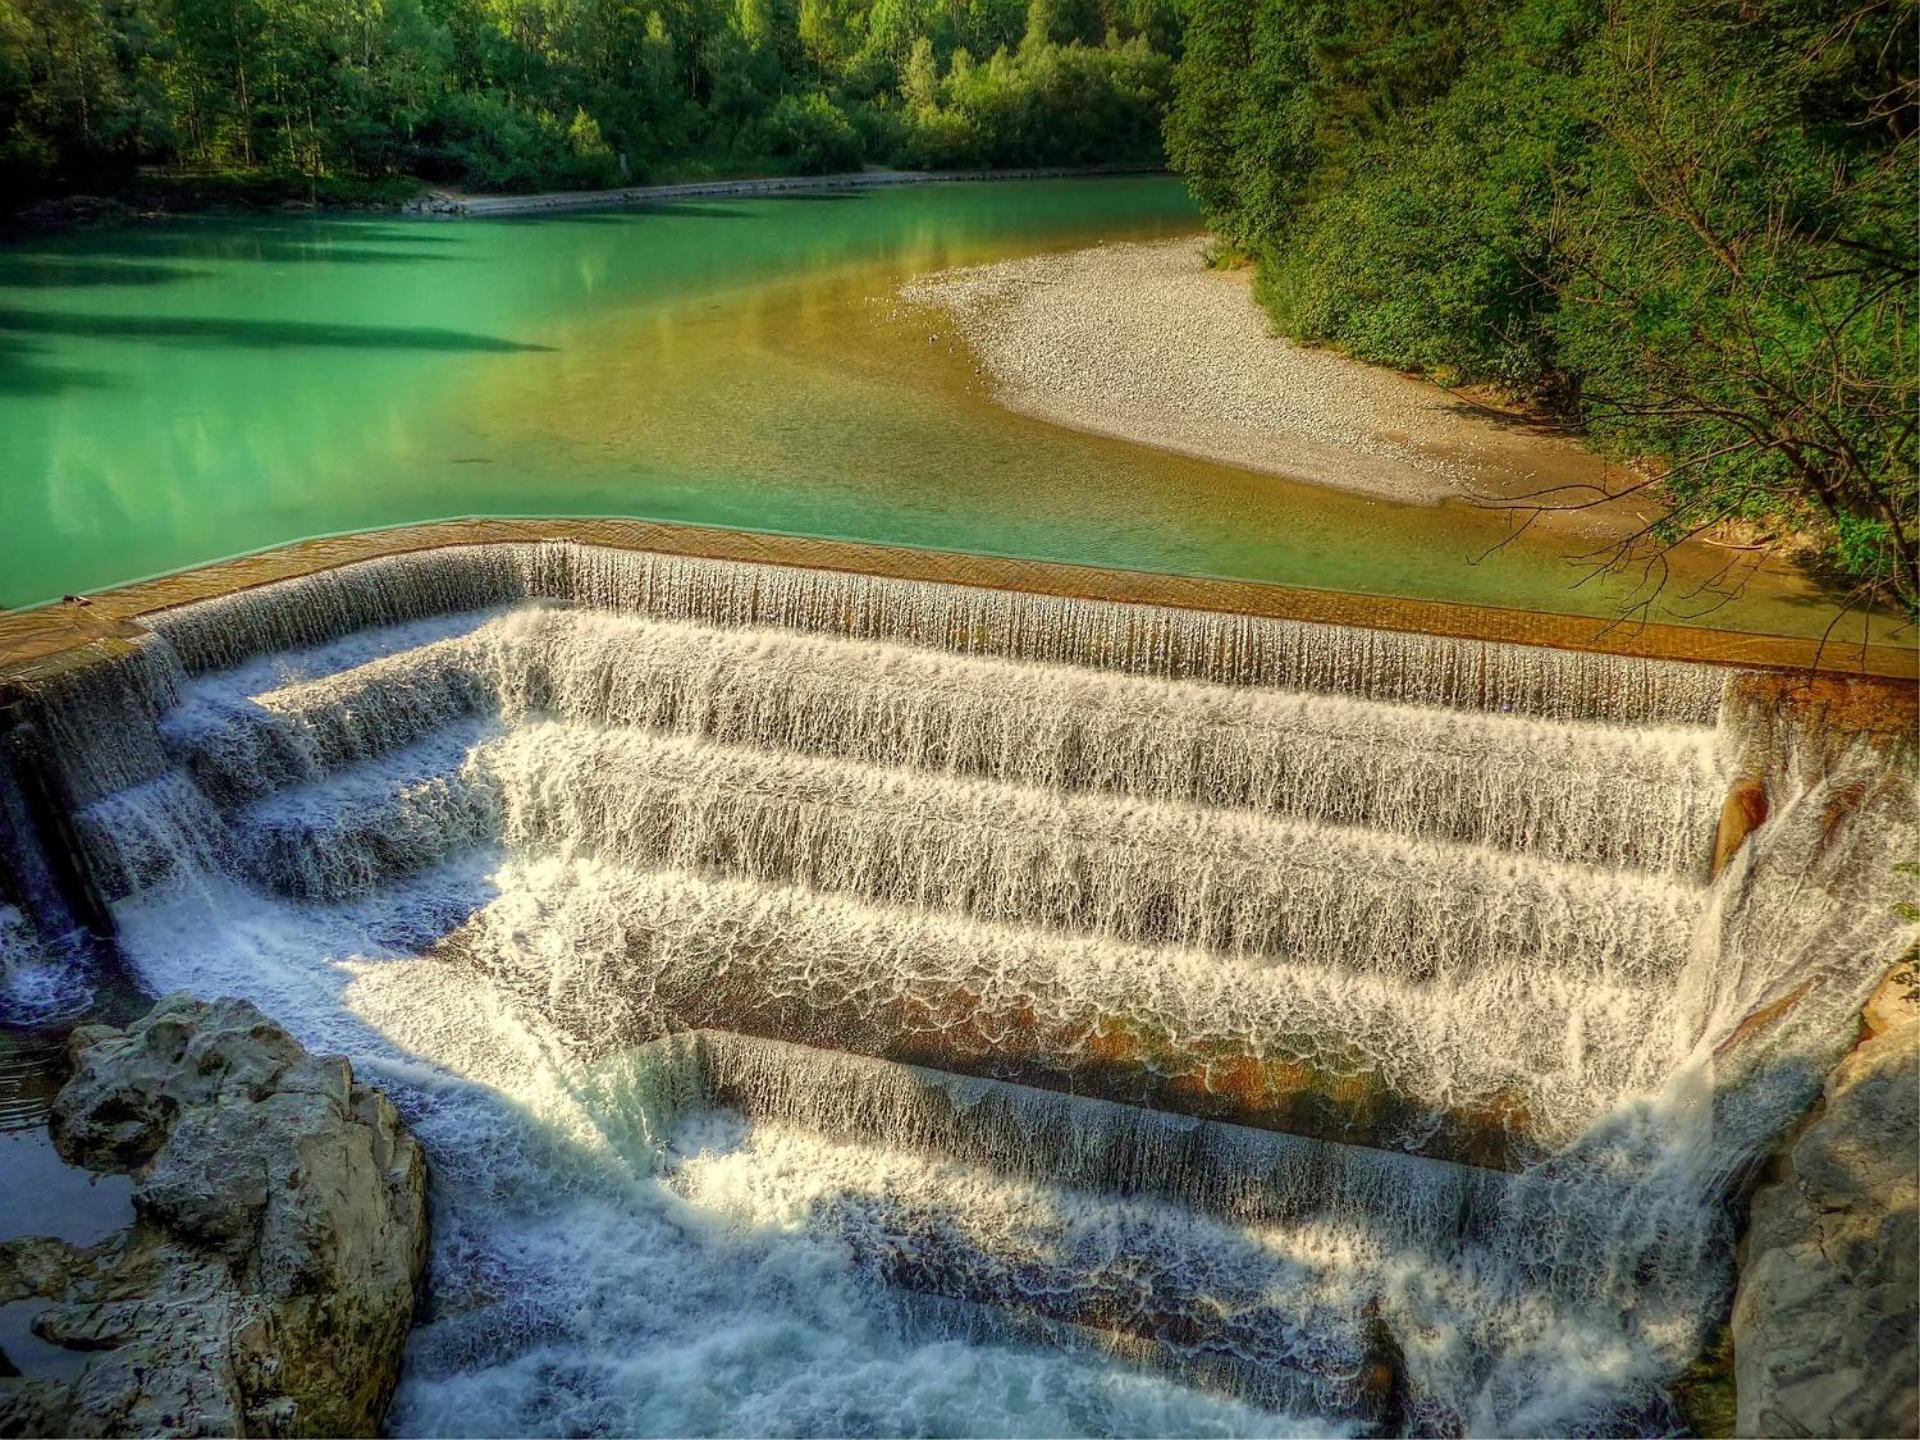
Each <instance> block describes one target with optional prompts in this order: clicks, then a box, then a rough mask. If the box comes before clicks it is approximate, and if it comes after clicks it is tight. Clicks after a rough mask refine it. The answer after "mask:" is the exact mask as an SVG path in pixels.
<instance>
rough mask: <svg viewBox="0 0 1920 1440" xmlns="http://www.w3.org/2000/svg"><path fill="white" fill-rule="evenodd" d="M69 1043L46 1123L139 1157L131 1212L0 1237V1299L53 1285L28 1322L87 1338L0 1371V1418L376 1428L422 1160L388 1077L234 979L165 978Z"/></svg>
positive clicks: (422, 1208) (403, 1292) (406, 1322)
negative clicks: (57, 1355) (191, 983)
mask: <svg viewBox="0 0 1920 1440" xmlns="http://www.w3.org/2000/svg"><path fill="white" fill-rule="evenodd" d="M71 1048H72V1050H73V1058H74V1064H75V1072H74V1075H73V1078H72V1079H71V1080H70V1081H69V1082H68V1083H67V1085H66V1086H65V1088H64V1089H62V1091H61V1092H60V1095H59V1097H58V1098H57V1099H56V1101H55V1103H54V1110H53V1116H52V1120H51V1127H52V1130H53V1134H54V1140H55V1143H56V1145H57V1146H58V1147H59V1149H60V1151H61V1153H62V1155H63V1156H65V1158H67V1159H68V1160H69V1161H70V1162H71V1163H75V1164H80V1165H84V1166H87V1167H88V1168H90V1169H95V1170H124V1171H127V1172H130V1173H131V1174H132V1175H133V1177H134V1180H135V1190H134V1211H135V1217H136V1218H135V1220H134V1223H133V1224H132V1225H131V1226H128V1227H127V1228H125V1229H123V1230H120V1231H118V1232H116V1233H115V1234H114V1235H112V1236H110V1237H109V1238H108V1239H106V1240H105V1241H103V1242H101V1243H100V1244H98V1245H95V1246H91V1247H88V1248H85V1249H81V1248H77V1247H74V1246H69V1245H66V1244H63V1243H62V1242H60V1241H57V1240H51V1239H47V1238H45V1237H36V1238H30V1239H25V1240H19V1241H15V1242H12V1243H10V1244H7V1245H0V1304H5V1303H8V1302H11V1301H17V1300H27V1299H37V1300H42V1301H47V1302H50V1303H48V1304H47V1305H46V1306H45V1308H44V1309H42V1310H40V1311H39V1312H38V1313H36V1314H35V1315H34V1316H33V1319H32V1321H31V1326H32V1330H33V1332H34V1334H35V1335H36V1336H38V1337H39V1338H40V1339H41V1340H44V1341H46V1342H48V1343H49V1344H52V1345H56V1346H62V1347H65V1348H68V1349H71V1350H75V1351H80V1352H85V1353H86V1354H87V1355H88V1356H89V1357H90V1358H89V1359H88V1360H87V1362H86V1364H85V1367H84V1369H82V1370H81V1371H80V1373H79V1374H78V1376H77V1378H61V1377H55V1378H49V1377H47V1376H44V1375H42V1376H36V1375H34V1374H33V1373H32V1372H31V1369H30V1368H29V1369H28V1373H27V1374H25V1375H24V1376H22V1377H20V1378H5V1379H0V1436H5V1435H15V1434H44V1433H62V1434H75V1435H122V1434H143V1435H158V1434H164V1435H219V1434H226V1435H313V1434H321V1435H371V1434H376V1433H378V1431H379V1428H380V1424H381V1421H382V1419H383V1417H384V1415H385V1412H386V1407H387V1403H388V1401H389V1400H390V1399H391V1398H392V1394H393V1389H394V1385H395V1383H396V1381H397V1380H398V1377H399V1367H400V1357H401V1351H402V1349H403V1348H404V1345H405V1342H406V1337H407V1332H408V1329H409V1327H410V1326H411V1324H412V1318H413V1307H414V1298H415V1293H416V1291H417V1289H418V1286H419V1283H420V1279H421V1276H422V1273H423V1270H424V1267H425V1263H426V1255H427V1214H426V1164H425V1160H424V1157H423V1154H422V1151H421V1149H420V1146H419V1144H418V1142H416V1141H415V1140H414V1139H413V1137H412V1136H411V1135H409V1134H408V1133H407V1131H406V1129H405V1128H404V1127H403V1126H402V1125H401V1123H400V1120H399V1117H398V1116H397V1115H396V1113H395V1112H394V1110H393V1107H392V1106H391V1105H390V1104H389V1103H388V1102H387V1100H386V1098H385V1097H384V1096H382V1095H381V1094H380V1093H379V1092H377V1091H375V1090H373V1089H371V1088H370V1087H368V1086H365V1085H362V1084H360V1083H359V1082H357V1081H356V1080H355V1079H354V1076H353V1072H352V1070H351V1068H350V1067H349V1066H348V1065H347V1063H346V1061H344V1060H342V1059H339V1058H337V1057H318V1056H313V1055H309V1054H308V1053H307V1052H306V1051H305V1050H304V1049H303V1048H302V1047H301V1046H300V1044H299V1043H298V1042H297V1041H295V1040H294V1039H293V1037H292V1036H290V1035H288V1034H287V1032H286V1031H285V1030H283V1029H281V1027H280V1026H278V1025H277V1024H275V1023H274V1022H273V1021H272V1020H270V1019H268V1018H267V1017H266V1016H265V1015H263V1014H261V1013H260V1011H258V1010H257V1009H255V1008H254V1007H253V1006H252V1005H250V1004H247V1003H246V1002H244V1001H239V1000H219V1001H213V1002H203V1001H199V1000H195V999H192V998H191V997H187V996H172V997H169V998H168V999H166V1000H163V1001H161V1002H160V1003H159V1004H158V1005H156V1006H155V1007H154V1009H153V1010H152V1011H151V1012H150V1013H149V1014H148V1015H147V1017H146V1018H145V1019H143V1020H141V1021H139V1022H137V1023H136V1024H134V1025H133V1026H131V1027H129V1028H128V1029H127V1030H125V1031H121V1030H115V1029H112V1028H109V1027H104V1026H87V1027H83V1028H82V1029H80V1030H76V1031H75V1032H74V1036H73V1039H72V1042H71ZM23 1368H24V1367H23Z"/></svg>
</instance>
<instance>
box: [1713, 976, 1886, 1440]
mask: <svg viewBox="0 0 1920 1440" xmlns="http://www.w3.org/2000/svg"><path fill="white" fill-rule="evenodd" d="M1865 1020H1866V1031H1867V1038H1866V1039H1864V1040H1863V1041H1862V1042H1861V1044H1860V1045H1859V1046H1857V1047H1856V1048H1855V1049H1854V1051H1853V1052H1852V1053H1851V1054H1850V1055H1848V1056H1847V1058H1846V1059H1845V1060H1843V1061H1842V1062H1841V1063H1840V1065H1839V1066H1838V1067H1837V1068H1836V1069H1835V1070H1834V1072H1833V1074H1832V1075H1831V1076H1829V1077H1828V1080H1827V1086H1826V1093H1825V1095H1824V1096H1823V1098H1822V1100H1821V1102H1820V1105H1819V1107H1818V1108H1817V1109H1816V1111H1815V1113H1814V1115H1813V1116H1812V1118H1811V1120H1810V1123H1808V1124H1807V1126H1806V1127H1805V1128H1804V1129H1803V1130H1802V1131H1801V1132H1800V1134H1799V1135H1798V1137H1797V1138H1796V1139H1795V1140H1794V1141H1793V1142H1792V1144H1791V1145H1790V1146H1789V1147H1788V1148H1787V1149H1786V1151H1785V1152H1784V1154H1783V1156H1782V1157H1781V1159H1780V1160H1779V1162H1778V1167H1777V1168H1778V1172H1779V1173H1778V1174H1777V1175H1776V1176H1774V1177H1773V1178H1771V1179H1770V1180H1769V1181H1768V1183H1767V1184H1765V1185H1764V1186H1762V1187H1761V1189H1760V1190H1759V1191H1758V1192H1757V1193H1756V1194H1755V1196H1754V1200H1753V1213H1752V1219H1751V1222H1750V1225H1749V1228H1748V1232H1747V1241H1746V1261H1745V1264H1744V1265H1743V1266H1742V1269H1741V1275H1740V1286H1739V1290H1738V1293H1737V1294H1736V1296H1735V1299H1734V1307H1733V1345H1734V1369H1735V1375H1736V1377H1737V1382H1738V1396H1739V1398H1738V1428H1739V1433H1740V1434H1742V1435H1771V1436H1801V1435H1878V1436H1914V1435H1920V1174H1917V1171H1920V991H1916V989H1915V972H1914V967H1913V965H1912V964H1911V963H1909V964H1906V965H1903V966H1901V967H1897V968H1896V969H1895V971H1894V973H1893V974H1892V975H1891V976H1890V977H1889V978H1888V980H1887V981H1886V983H1884V984H1883V985H1882V986H1881V988H1880V990H1879V991H1878V992H1877V993H1876V994H1875V995H1874V997H1873V999H1872V1001H1870V1002H1869V1003H1868V1005H1867V1009H1866V1016H1865Z"/></svg>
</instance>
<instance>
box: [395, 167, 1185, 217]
mask: <svg viewBox="0 0 1920 1440" xmlns="http://www.w3.org/2000/svg"><path fill="white" fill-rule="evenodd" d="M1167 173H1168V171H1167V169H1166V167H1165V166H1162V165H1081V166H1071V165H1062V166H1038V167H1031V168H1026V169H1012V170H854V171H847V172H844V173H841V174H837V175H762V176H751V177H746V178H742V179H738V180H690V181H685V182H682V183H680V184H675V185H630V186H626V187H624V188H622V189H618V190H550V191H545V192H542V193H539V194H534V195H462V194H458V193H455V192H451V191H430V192H428V193H427V194H425V195H422V196H419V197H417V198H416V199H414V200H412V201H410V202H408V203H407V204H405V205H403V206H401V207H400V210H401V213H402V214H405V215H427V216H432V217H436V218H440V217H444V218H448V219H483V218H484V219H492V218H496V217H499V216H507V215H546V214H553V213H562V212H566V211H570V210H611V209H626V208H629V207H641V206H647V205H669V204H672V203H673V202H674V201H676V200H724V199H752V198H754V197H756V196H761V195H794V194H808V193H814V194H818V193H822V192H827V191H836V190H839V191H844V190H879V189H889V188H893V187H896V186H902V185H953V184H964V183H967V182H970V181H1001V180H1099V179H1106V178H1109V177H1114V176H1126V175H1165V174H1167Z"/></svg>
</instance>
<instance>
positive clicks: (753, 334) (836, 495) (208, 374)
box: [0, 178, 1831, 633]
mask: <svg viewBox="0 0 1920 1440" xmlns="http://www.w3.org/2000/svg"><path fill="white" fill-rule="evenodd" d="M1198 223H1199V222H1198V218H1197V216H1196V214H1195V212H1194V210H1193V208H1192V206H1191V204H1190V202H1189V201H1188V199H1187V197H1186V195H1185V192H1184V190H1183V189H1182V188H1181V187H1180V185H1179V184H1178V183H1177V182H1175V181H1172V180H1167V179H1159V178H1153V179H1114V180H1098V181H1051V182H1035V183H1018V184H1008V183H1000V184H980V185H940V186H930V187H924V188H906V189H894V190H879V191H867V192H862V193H860V194H857V195H847V196H826V195H820V196H799V197H790V198H783V199H755V200H725V201H701V202H699V203H698V204H681V205H670V206H665V207H662V208H658V209H652V210H644V211H626V212H615V213H604V214H587V215H575V216H570V217H546V218H540V219H531V220H498V221H468V222H464V223H431V222H408V221H401V220H396V219H380V218H366V219H327V220H312V219H301V218H290V219H280V218H257V219H230V218H228V219H216V218H201V219H192V220H183V221H179V222H176V223H169V224H167V225H163V226H151V227H138V228H130V229H119V230H108V231H97V232H89V233H81V234H73V235H66V236H59V237H54V238H51V239H48V240H45V241H39V242H33V243H29V244H26V245H23V246H15V247H11V248H8V249H4V250H0V561H3V562H4V563H0V604H6V605H22V604H31V603H34V602H37V601H42V600H47V599H50V598H54V597H57V596H58V595H60V594H62V593H65V592H69V591H85V590H90V589H97V588H100V587H104V586H107V585H111V584H114V583H117V582H123V581H127V580H132V579H136V578H141V577H144V576H147V575H152V574H158V573H162V572H165V571H169V570H175V569H180V568H183V567H186V566H189V565H194V564H199V563H203V562H206V561H209V560H214V559H218V558H222V557H225V556H228V555H233V554H237V553H240V552H243V551H247V550H253V549H259V548H262V547H265V546H270V545H275V544H279V543H282V542H285V541H289V540H294V539H300V538H303V537H306V536H310V535H316V534H327V533H333V532H338V531H343V530H353V529H361V528H365V527H370V526H380V525H394V524H401V523H405V522H410V521H421V520H430V519H439V518H445V517H448V516H455V515H467V514H489V515H534V514H548V515H627V516H640V517H646V518H652V519H665V520H686V521H701V522H709V523H715V524H725V525H739V526H747V527H752V528H758V529H766V530H779V531H788V532H794V533H801V534H812V535H826V536H839V537H853V538H858V539H864V540H874V541H887V542H894V543H902V544H912V545H925V546H934V547H940V548H949V549H961V550H975V551H986V552H993V553H1001V554H1015V555H1028V556H1039V557H1045V558H1050V559H1063V560H1076V561H1083V562H1089V563H1095V564H1107V565H1120V566H1131V567H1137V568H1143V569H1158V570H1176V571H1185V572H1191V573H1198V574H1211V575H1225V576H1233V577H1240V578H1249V579H1258V580H1277V581H1283V582H1288V583H1292V584H1298V585H1311V586H1324V587H1333V588H1341V589H1351V590H1361V591H1368V592H1373V593H1381V594H1395V595H1408V596H1418V597H1424V598H1434V599H1451V600H1466V601H1474V602H1479V603H1487V604H1497V605H1509V606H1520V607H1526V608H1532V609H1545V610H1557V611H1567V612H1573V613H1586V614H1611V613H1613V612H1614V611H1615V610H1616V609H1617V608H1618V606H1619V605H1620V603H1621V596H1622V594H1623V587H1622V586H1621V585H1619V584H1613V585H1608V584H1596V583H1593V582H1588V583H1586V584H1584V585H1579V586H1578V587H1577V588H1576V582H1578V581H1580V580H1581V578H1582V575H1583V573H1584V572H1583V571H1582V570H1581V569H1580V568H1579V567H1577V566H1576V565H1574V564H1572V563H1570V561H1569V559H1568V558H1567V556H1566V554H1565V551H1566V549H1567V548H1568V542H1566V541H1565V540H1559V541H1555V540H1553V539H1552V538H1551V537H1546V536H1540V537H1535V536H1528V537H1526V538H1525V540H1524V542H1523V543H1521V544H1517V545H1514V546H1512V547H1509V548H1508V549H1505V550H1502V551H1501V552H1499V553H1498V554H1497V555H1495V556H1493V557H1492V558H1489V559H1486V560H1484V561H1479V562H1478V563H1476V557H1478V556H1480V555H1481V554H1482V553H1483V552H1484V551H1485V550H1486V549H1487V548H1488V546H1489V545H1491V544H1492V543H1493V542H1494V541H1496V540H1498V539H1499V538H1500V536H1501V534H1502V528H1503V525H1504V522H1503V521H1502V520H1500V519H1499V518H1497V517H1494V516H1491V515H1488V514H1486V513H1484V512H1481V511H1476V510H1472V509H1470V508H1467V507H1458V506H1449V507H1447V508H1445V509H1440V510H1436V509H1431V508H1417V507H1401V506H1395V505H1390V504H1386V503H1383V502H1380V501H1375V500H1367V499H1361V498H1357V497H1351V496H1346V495H1342V494H1338V493H1334V492H1329V491H1325V490H1321V489H1315V488H1313V487H1308V486H1301V485H1295V484H1292V483H1290V482H1287V481H1284V480H1278V479H1275V478H1273V477H1271V476H1265V475H1258V474H1253V473H1251V472H1248V471H1244V470H1239V469H1236V468H1233V467H1228V466H1221V465H1213V464H1208V463H1205V462H1201V461H1197V460H1192V459H1187V458H1184V457H1181V456H1175V455H1169V454H1164V453H1161V452H1158V451H1154V450H1151V449H1147V448H1145V447H1141V446H1136V445H1131V444H1128V443H1126V442H1122V441H1116V440H1109V439H1103V438H1100V437H1094V436H1085V435H1080V434H1076V433H1074V432H1071V431H1067V430H1062V429H1059V428H1056V427H1053V426H1050V425H1046V424H1043V423H1041V422H1038V421H1034V420H1028V419H1025V418H1023V417H1019V416H1015V415H1011V414H1009V413H1008V412H1006V411H1004V410H1002V409H1000V408H999V407H998V406H996V405H994V404H993V403H992V400H991V397H990V395H989V394H988V393H987V388H986V386H985V385H984V384H983V383H982V381H981V380H980V378H979V377H978V376H977V375H976V373H975V371H974V368H973V365H972V363H971V361H970V359H969V357H968V356H967V354H966V353H965V351H964V349H962V348H961V347H960V346H959V345H958V344H957V343H956V342H955V340H954V339H953V337H951V336H950V335H948V334H946V333H945V330H946V328H947V327H946V326H945V324H944V321H943V320H942V318H941V317H940V316H938V315H936V314H931V313H929V312H927V311H924V310H918V309H915V308H913V307H909V306H904V305H902V304H900V303H899V302H898V301H897V300H896V299H895V298H894V297H895V293H896V291H897V288H898V286H899V284H900V282H901V281H902V280H904V279H906V278H907V277H908V276H910V275H913V274H916V273H919V272H922V271H926V270H931V269H937V268H941V267H943V266H948V265H955V264H966V263H974V262H980V261H986V260H993V259H998V258H1003V257H1006V256H1011V255H1017V254H1024V253H1030V252H1033V251H1037V250H1047V249H1062V248H1069V247H1075V246H1080V245H1085V244H1089V243H1093V242H1096V241H1099V240H1104V239H1144V238H1154V237H1161V236H1170V235H1175V234H1180V233H1186V232H1190V231H1192V230H1194V229H1196V228H1197V227H1198ZM1675 594H1676V596H1677V594H1678V591H1677V590H1676V591H1675ZM1702 609H1703V606H1702V604H1701V603H1700V602H1697V601H1694V602H1679V601H1677V600H1676V608H1674V609H1671V610H1669V611H1667V612H1666V613H1664V614H1663V615H1662V616H1661V617H1660V618H1666V619H1682V618H1686V617H1687V616H1689V615H1696V614H1698V613H1699V612H1701V610H1702ZM1830 613H1831V612H1830V611H1829V610H1828V609H1827V608H1826V607H1825V606H1824V605H1822V604H1820V603H1818V602H1817V601H1815V600H1813V599H1812V598H1811V597H1810V596H1808V595H1807V594H1805V593H1804V591H1802V590H1799V589H1798V588H1797V587H1795V586H1793V585H1792V584H1790V583H1786V582H1782V581H1771V582H1769V583H1767V584H1764V585H1762V586H1759V587H1756V588H1755V590H1754V592H1753V593H1752V594H1750V595H1749V596H1747V597H1746V598H1745V599H1743V600H1742V601H1740V602H1738V603H1735V604H1732V605H1727V606H1723V607H1721V608H1719V609H1717V610H1715V611H1713V612H1712V613H1711V615H1710V616H1709V617H1707V620H1706V622H1705V623H1711V624H1713V625H1715V626H1719V627H1722V628H1742V629H1754V630H1770V631H1778V632H1783V633H1817V632H1818V631H1820V630H1821V628H1822V627H1824V626H1825V624H1826V623H1827V620H1828V619H1829V618H1830Z"/></svg>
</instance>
